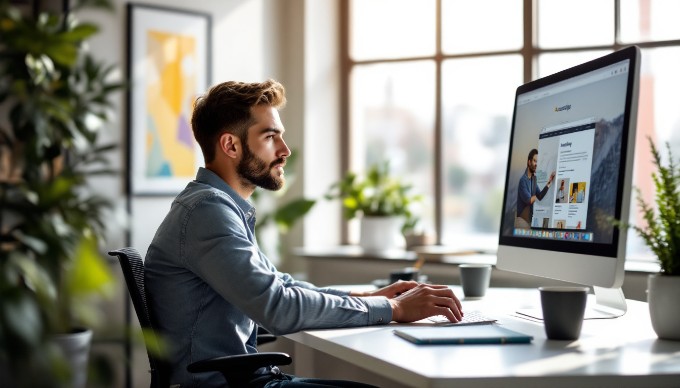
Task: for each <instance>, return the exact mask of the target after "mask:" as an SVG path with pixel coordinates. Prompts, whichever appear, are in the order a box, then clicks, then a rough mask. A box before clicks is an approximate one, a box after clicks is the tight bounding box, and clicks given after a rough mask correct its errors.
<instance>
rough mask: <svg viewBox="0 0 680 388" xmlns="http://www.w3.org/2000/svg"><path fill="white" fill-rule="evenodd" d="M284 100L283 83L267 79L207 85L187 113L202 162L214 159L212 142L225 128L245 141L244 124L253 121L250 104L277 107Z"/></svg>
mask: <svg viewBox="0 0 680 388" xmlns="http://www.w3.org/2000/svg"><path fill="white" fill-rule="evenodd" d="M285 104H286V93H285V90H284V88H283V85H281V84H280V83H279V82H277V81H274V80H271V79H270V80H267V81H265V82H257V83H246V82H236V81H228V82H223V83H221V84H218V85H215V86H213V87H212V88H210V90H208V93H206V94H204V95H202V96H199V97H198V98H197V99H196V101H195V102H194V111H193V114H192V116H191V128H192V130H193V131H194V137H195V138H196V141H197V142H198V145H200V146H201V150H202V151H203V158H204V159H205V162H206V163H210V162H212V161H213V159H215V144H216V143H217V141H218V139H219V137H220V136H222V134H223V133H225V132H229V133H233V134H235V135H236V136H238V137H239V138H240V139H241V141H243V142H244V143H245V142H246V139H247V134H248V127H250V126H251V125H252V124H253V118H252V115H251V111H250V109H251V108H252V107H254V106H258V105H269V106H272V107H274V108H277V109H280V108H282V107H283V106H284V105H285Z"/></svg>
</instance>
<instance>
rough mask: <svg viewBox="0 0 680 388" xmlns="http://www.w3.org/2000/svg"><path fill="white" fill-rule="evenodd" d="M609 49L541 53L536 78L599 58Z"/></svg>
mask: <svg viewBox="0 0 680 388" xmlns="http://www.w3.org/2000/svg"><path fill="white" fill-rule="evenodd" d="M610 52H611V51H604V50H598V51H579V52H573V53H556V54H543V55H539V57H538V78H541V77H545V76H547V75H550V74H555V73H557V72H560V71H562V70H565V69H568V68H570V67H573V66H576V65H579V64H581V63H583V62H588V61H590V60H592V59H595V58H599V57H601V56H603V55H606V54H608V53H610Z"/></svg>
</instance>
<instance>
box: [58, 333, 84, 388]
mask: <svg viewBox="0 0 680 388" xmlns="http://www.w3.org/2000/svg"><path fill="white" fill-rule="evenodd" d="M52 341H53V342H54V343H55V344H56V345H57V346H58V347H59V349H61V352H62V354H63V356H64V360H65V362H66V364H67V365H68V366H69V368H70V371H71V375H70V380H71V384H69V385H68V386H69V387H73V388H85V385H86V384H87V363H88V358H89V356H90V343H91V342H92V330H89V329H74V330H73V331H72V332H71V333H68V334H55V335H53V336H52Z"/></svg>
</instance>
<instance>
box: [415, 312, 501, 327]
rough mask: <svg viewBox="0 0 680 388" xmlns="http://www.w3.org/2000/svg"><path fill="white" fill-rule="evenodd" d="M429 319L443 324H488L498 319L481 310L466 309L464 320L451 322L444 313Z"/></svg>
mask: <svg viewBox="0 0 680 388" xmlns="http://www.w3.org/2000/svg"><path fill="white" fill-rule="evenodd" d="M427 320H428V321H430V322H433V323H437V324H440V325H443V326H449V325H451V326H467V325H488V324H491V323H495V322H496V321H497V319H494V318H490V317H487V316H485V315H484V314H482V313H481V312H479V311H466V312H465V315H463V320H462V321H460V322H450V321H449V319H448V318H446V317H445V316H443V315H433V316H431V317H429V318H427Z"/></svg>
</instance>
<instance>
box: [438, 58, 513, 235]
mask: <svg viewBox="0 0 680 388" xmlns="http://www.w3.org/2000/svg"><path fill="white" fill-rule="evenodd" d="M442 77H443V84H442V89H443V96H442V97H443V101H442V103H443V107H442V116H443V117H442V123H443V131H444V134H443V136H444V209H443V211H444V213H443V214H444V232H443V236H442V240H443V241H444V242H445V243H446V244H451V245H454V246H461V245H468V244H471V245H472V246H477V247H479V246H489V245H488V244H495V243H497V242H498V230H499V228H500V216H501V203H502V202H503V182H504V180H505V169H506V164H507V157H508V141H509V136H510V124H511V122H510V121H511V117H512V112H513V102H514V95H515V90H516V89H517V86H519V85H520V84H521V83H522V57H521V56H519V55H512V56H498V57H485V58H473V59H464V60H461V59H458V60H450V61H446V62H444V64H443V68H442ZM480 238H481V239H482V241H480ZM480 244H487V245H480ZM491 246H493V245H491Z"/></svg>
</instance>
